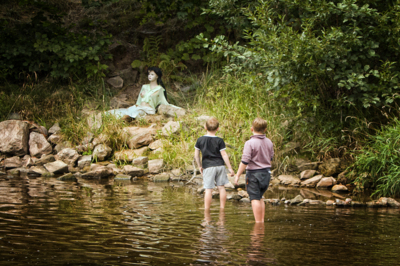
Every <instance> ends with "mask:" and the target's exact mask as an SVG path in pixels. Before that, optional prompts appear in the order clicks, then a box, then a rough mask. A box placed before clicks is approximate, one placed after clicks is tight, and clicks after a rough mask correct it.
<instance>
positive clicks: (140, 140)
mask: <svg viewBox="0 0 400 266" xmlns="http://www.w3.org/2000/svg"><path fill="white" fill-rule="evenodd" d="M123 130H124V131H125V132H126V133H128V135H129V137H128V140H127V144H128V146H129V148H131V149H137V148H140V147H142V146H145V145H149V144H150V143H152V142H153V141H154V139H153V136H154V135H155V134H156V133H157V132H156V130H155V129H154V128H140V127H126V128H124V129H123Z"/></svg>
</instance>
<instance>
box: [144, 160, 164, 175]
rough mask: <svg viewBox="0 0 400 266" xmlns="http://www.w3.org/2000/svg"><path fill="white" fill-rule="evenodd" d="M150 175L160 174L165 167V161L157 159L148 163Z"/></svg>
mask: <svg viewBox="0 0 400 266" xmlns="http://www.w3.org/2000/svg"><path fill="white" fill-rule="evenodd" d="M148 167H149V173H150V174H158V173H159V172H160V171H161V170H162V168H163V167H164V160H163V159H156V160H150V161H148Z"/></svg>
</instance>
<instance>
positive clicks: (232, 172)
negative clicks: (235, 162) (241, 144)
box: [229, 168, 235, 176]
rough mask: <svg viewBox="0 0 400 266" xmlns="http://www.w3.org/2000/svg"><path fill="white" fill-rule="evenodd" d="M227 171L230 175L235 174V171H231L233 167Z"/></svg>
mask: <svg viewBox="0 0 400 266" xmlns="http://www.w3.org/2000/svg"><path fill="white" fill-rule="evenodd" d="M229 172H230V173H231V176H234V175H235V172H234V171H233V169H232V168H231V169H229Z"/></svg>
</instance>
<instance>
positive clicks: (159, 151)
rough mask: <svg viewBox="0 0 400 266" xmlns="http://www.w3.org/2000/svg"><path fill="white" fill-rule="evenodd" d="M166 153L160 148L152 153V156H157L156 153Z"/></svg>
mask: <svg viewBox="0 0 400 266" xmlns="http://www.w3.org/2000/svg"><path fill="white" fill-rule="evenodd" d="M163 151H164V149H163V148H158V149H157V150H154V151H152V152H151V153H152V154H156V153H162V152H163Z"/></svg>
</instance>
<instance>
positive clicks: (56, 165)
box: [44, 161, 68, 174]
mask: <svg viewBox="0 0 400 266" xmlns="http://www.w3.org/2000/svg"><path fill="white" fill-rule="evenodd" d="M44 168H46V170H47V171H49V172H50V173H53V174H63V173H66V172H68V165H67V164H66V163H64V162H63V161H55V162H52V163H46V164H45V165H44Z"/></svg>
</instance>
